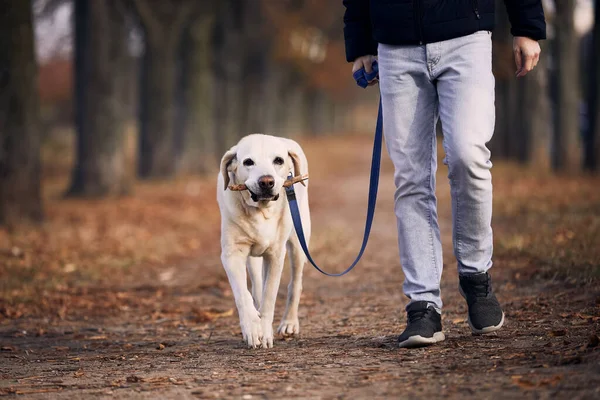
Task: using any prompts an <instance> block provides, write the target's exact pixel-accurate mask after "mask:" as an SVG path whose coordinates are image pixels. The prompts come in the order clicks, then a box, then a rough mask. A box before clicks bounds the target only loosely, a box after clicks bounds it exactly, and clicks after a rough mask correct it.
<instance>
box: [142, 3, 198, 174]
mask: <svg viewBox="0 0 600 400" xmlns="http://www.w3.org/2000/svg"><path fill="white" fill-rule="evenodd" d="M131 2H132V4H133V5H134V8H135V10H136V12H137V14H138V16H139V18H140V21H141V23H142V26H143V29H144V33H145V51H144V62H143V70H142V82H141V90H140V93H141V99H140V108H141V110H140V135H139V157H138V175H139V176H140V177H141V178H160V177H168V176H171V175H173V174H174V173H175V167H176V161H175V133H174V118H175V87H176V73H177V72H176V71H177V62H176V59H177V50H178V48H179V45H180V43H181V37H182V33H183V30H184V28H185V26H186V23H187V21H188V18H189V16H190V14H191V13H192V11H193V9H194V3H195V1H194V0H173V1H164V0H131Z"/></svg>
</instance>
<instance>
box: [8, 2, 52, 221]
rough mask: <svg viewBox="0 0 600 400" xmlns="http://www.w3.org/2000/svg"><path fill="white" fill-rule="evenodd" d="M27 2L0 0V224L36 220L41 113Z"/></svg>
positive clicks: (39, 209) (38, 213) (39, 210)
mask: <svg viewBox="0 0 600 400" xmlns="http://www.w3.org/2000/svg"><path fill="white" fill-rule="evenodd" d="M32 19H33V18H32V6H31V2H30V1H25V0H0V224H7V225H14V224H17V223H20V222H37V221H39V220H41V218H42V200H41V193H40V169H41V166H40V130H41V129H40V116H39V98H38V92H37V65H36V60H35V53H34V37H33V24H32Z"/></svg>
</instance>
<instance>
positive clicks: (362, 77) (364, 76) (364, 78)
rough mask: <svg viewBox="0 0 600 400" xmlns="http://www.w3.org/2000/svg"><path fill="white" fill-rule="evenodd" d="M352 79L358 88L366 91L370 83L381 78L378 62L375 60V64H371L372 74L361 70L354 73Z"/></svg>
mask: <svg viewBox="0 0 600 400" xmlns="http://www.w3.org/2000/svg"><path fill="white" fill-rule="evenodd" d="M352 77H353V78H354V80H355V81H356V84H357V85H358V86H360V87H361V88H363V89H365V88H366V87H367V86H369V81H372V80H373V79H375V78H378V77H379V64H377V60H373V63H372V64H371V73H368V72H367V71H365V69H364V68H361V69H359V70H358V71H356V72H355V73H353V74H352Z"/></svg>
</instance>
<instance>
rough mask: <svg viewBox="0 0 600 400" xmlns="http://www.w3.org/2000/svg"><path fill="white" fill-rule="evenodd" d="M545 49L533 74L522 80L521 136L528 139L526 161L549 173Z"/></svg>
mask: <svg viewBox="0 0 600 400" xmlns="http://www.w3.org/2000/svg"><path fill="white" fill-rule="evenodd" d="M547 50H548V49H547V46H545V43H542V53H541V55H540V60H539V62H538V65H537V67H536V68H535V70H533V71H532V72H530V73H529V74H528V75H527V76H526V77H525V78H527V79H526V80H525V81H524V87H523V97H524V106H523V108H522V112H523V118H522V121H523V123H524V126H523V133H524V135H526V136H527V148H526V149H525V150H526V152H525V159H524V160H523V161H526V162H527V163H529V164H530V165H532V166H535V167H536V168H538V169H542V170H549V169H550V138H551V136H552V135H551V131H552V128H551V123H550V121H551V112H550V97H549V86H548V85H549V73H548V53H547Z"/></svg>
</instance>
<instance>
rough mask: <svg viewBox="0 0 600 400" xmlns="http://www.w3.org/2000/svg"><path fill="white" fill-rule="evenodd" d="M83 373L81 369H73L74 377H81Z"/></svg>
mask: <svg viewBox="0 0 600 400" xmlns="http://www.w3.org/2000/svg"><path fill="white" fill-rule="evenodd" d="M83 375H84V373H83V370H81V369H79V370H77V371H75V373H74V374H73V376H74V377H75V378H80V377H82V376H83Z"/></svg>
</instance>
